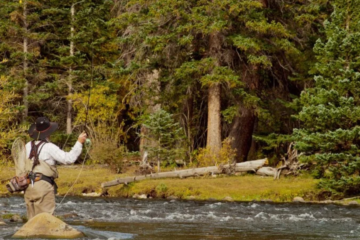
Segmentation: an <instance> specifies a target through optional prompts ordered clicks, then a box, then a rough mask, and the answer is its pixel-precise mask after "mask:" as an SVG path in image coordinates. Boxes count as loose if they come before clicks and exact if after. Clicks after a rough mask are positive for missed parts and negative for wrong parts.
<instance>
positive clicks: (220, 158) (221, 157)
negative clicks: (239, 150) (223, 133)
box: [196, 138, 236, 167]
mask: <svg viewBox="0 0 360 240" xmlns="http://www.w3.org/2000/svg"><path fill="white" fill-rule="evenodd" d="M231 141H232V140H231V139H229V138H226V139H225V140H224V141H223V142H222V147H221V149H220V151H219V154H214V153H212V151H211V149H209V148H201V149H200V150H199V153H198V154H197V156H196V160H197V162H198V165H199V166H200V167H206V166H216V165H220V164H231V163H233V161H234V157H235V155H236V150H235V149H233V148H231Z"/></svg>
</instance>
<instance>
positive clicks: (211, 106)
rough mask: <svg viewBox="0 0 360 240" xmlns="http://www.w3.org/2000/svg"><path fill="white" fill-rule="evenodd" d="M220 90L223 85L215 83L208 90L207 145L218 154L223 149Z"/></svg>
mask: <svg viewBox="0 0 360 240" xmlns="http://www.w3.org/2000/svg"><path fill="white" fill-rule="evenodd" d="M220 91H221V86H220V84H219V83H215V84H213V85H211V86H210V87H209V91H208V94H209V95H208V123H207V126H208V130H207V141H206V146H207V148H209V149H210V151H211V152H212V153H213V154H215V155H217V154H219V151H220V149H221V119H220V103H221V102H220V101H221V100H220Z"/></svg>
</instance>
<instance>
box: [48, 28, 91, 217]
mask: <svg viewBox="0 0 360 240" xmlns="http://www.w3.org/2000/svg"><path fill="white" fill-rule="evenodd" d="M93 43H94V33H92V34H91V65H90V69H91V71H90V86H89V90H88V99H87V104H86V108H85V111H86V113H85V122H84V125H83V129H82V132H86V126H87V120H88V115H89V106H90V98H91V90H92V87H93V79H94V46H93ZM69 136H70V135H69ZM64 145H65V144H64ZM84 146H85V149H86V153H85V156H84V160H83V162H82V164H81V168H80V171H79V173H78V175H77V177H76V179H75V181H74V183H73V184H72V185H71V187H70V188H69V189H68V191H67V192H66V193H65V195H64V197H63V198H62V199H61V201H60V203H59V204H57V206H56V207H55V210H56V209H57V208H58V207H60V206H61V204H62V202H63V201H64V200H65V198H66V196H67V195H68V194H69V192H70V190H71V189H72V188H73V187H74V186H75V184H76V183H77V181H78V180H79V178H80V175H81V173H82V171H83V169H84V166H85V161H86V158H87V156H88V153H89V150H90V147H91V140H90V138H86V140H85V144H84ZM55 210H54V211H55Z"/></svg>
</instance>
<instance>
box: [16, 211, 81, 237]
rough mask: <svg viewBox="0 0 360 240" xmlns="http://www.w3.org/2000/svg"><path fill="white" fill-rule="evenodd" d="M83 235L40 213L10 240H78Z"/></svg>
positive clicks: (51, 216) (46, 214) (48, 215)
mask: <svg viewBox="0 0 360 240" xmlns="http://www.w3.org/2000/svg"><path fill="white" fill-rule="evenodd" d="M84 236H85V235H84V234H83V233H82V232H80V231H78V230H76V229H74V228H73V227H71V226H69V225H67V224H66V223H64V222H63V221H61V220H60V219H58V218H56V217H54V216H53V215H51V214H49V213H40V214H38V215H36V216H35V217H33V218H32V219H30V220H29V221H28V222H27V223H26V224H25V225H24V226H22V227H21V228H20V229H19V230H18V231H17V232H16V233H15V234H14V235H13V236H12V238H62V239H64V238H80V237H84Z"/></svg>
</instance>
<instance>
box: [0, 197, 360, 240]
mask: <svg viewBox="0 0 360 240" xmlns="http://www.w3.org/2000/svg"><path fill="white" fill-rule="evenodd" d="M61 200H62V198H60V197H59V198H57V202H60V201H61ZM6 213H16V214H20V215H25V214H26V210H25V205H24V201H23V199H22V198H21V197H19V196H12V197H7V198H0V214H6ZM359 213H360V207H359V206H340V205H335V204H327V205H325V204H309V203H281V204H280V203H266V202H218V201H207V202H198V201H180V200H171V201H168V200H137V199H123V198H78V197H67V198H66V199H65V200H64V201H63V202H62V204H61V205H58V206H57V209H56V212H55V215H58V216H63V215H65V214H67V215H71V218H66V219H64V220H65V222H67V223H68V224H70V225H71V226H73V227H74V228H76V229H79V230H80V231H82V232H84V233H85V234H86V235H87V237H86V238H85V239H109V240H115V239H134V240H140V239H141V240H145V239H146V240H160V239H161V240H165V239H170V240H185V239H186V240H208V239H226V240H235V239H250V240H293V239H299V240H300V239H302V240H310V239H324V240H330V239H341V240H346V239H360V225H359V222H360V214H359ZM5 222H6V223H7V224H6V225H4V226H0V239H9V238H10V237H11V235H12V234H14V233H15V232H16V230H17V229H19V228H20V227H21V226H22V224H20V223H11V222H8V221H6V220H5Z"/></svg>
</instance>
